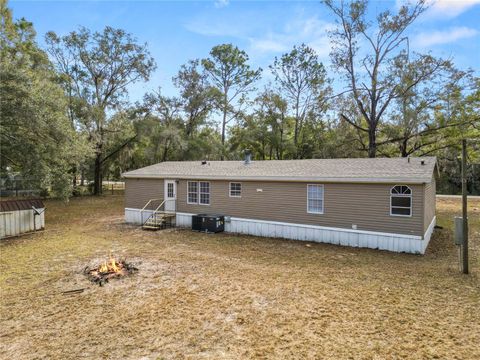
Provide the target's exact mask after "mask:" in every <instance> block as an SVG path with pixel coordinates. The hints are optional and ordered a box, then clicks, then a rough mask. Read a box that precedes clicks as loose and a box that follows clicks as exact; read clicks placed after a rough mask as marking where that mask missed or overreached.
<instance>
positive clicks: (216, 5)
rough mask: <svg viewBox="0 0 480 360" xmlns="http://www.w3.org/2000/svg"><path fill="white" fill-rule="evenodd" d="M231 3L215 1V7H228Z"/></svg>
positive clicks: (225, 0) (223, 0)
mask: <svg viewBox="0 0 480 360" xmlns="http://www.w3.org/2000/svg"><path fill="white" fill-rule="evenodd" d="M229 3H230V0H215V2H214V5H215V7H216V8H222V7H225V6H227V5H228V4H229Z"/></svg>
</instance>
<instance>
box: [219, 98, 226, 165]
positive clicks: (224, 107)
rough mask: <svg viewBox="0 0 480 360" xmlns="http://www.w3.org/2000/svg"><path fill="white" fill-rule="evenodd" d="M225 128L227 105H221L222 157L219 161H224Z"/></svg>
mask: <svg viewBox="0 0 480 360" xmlns="http://www.w3.org/2000/svg"><path fill="white" fill-rule="evenodd" d="M224 101H227V96H226V94H225V100H224ZM226 127H227V103H226V102H225V104H224V105H223V120H222V155H221V156H220V160H222V161H223V160H224V151H225V130H226Z"/></svg>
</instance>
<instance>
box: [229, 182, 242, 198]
mask: <svg viewBox="0 0 480 360" xmlns="http://www.w3.org/2000/svg"><path fill="white" fill-rule="evenodd" d="M230 197H242V183H236V182H231V183H230Z"/></svg>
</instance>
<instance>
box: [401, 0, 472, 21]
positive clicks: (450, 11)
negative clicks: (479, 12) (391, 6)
mask: <svg viewBox="0 0 480 360" xmlns="http://www.w3.org/2000/svg"><path fill="white" fill-rule="evenodd" d="M413 2H414V1H413V0H397V1H396V5H397V8H398V7H400V6H401V5H403V4H405V3H413ZM426 4H427V6H429V9H428V10H427V12H426V14H425V16H426V17H430V18H454V17H457V16H458V15H460V14H461V13H463V12H465V11H467V10H468V9H470V8H472V7H473V6H475V5H479V4H480V0H427V1H426Z"/></svg>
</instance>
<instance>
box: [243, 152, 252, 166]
mask: <svg viewBox="0 0 480 360" xmlns="http://www.w3.org/2000/svg"><path fill="white" fill-rule="evenodd" d="M251 162H252V152H251V151H250V150H248V149H247V150H245V165H248V164H250V163H251Z"/></svg>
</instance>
